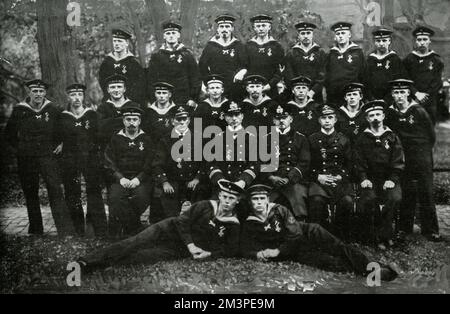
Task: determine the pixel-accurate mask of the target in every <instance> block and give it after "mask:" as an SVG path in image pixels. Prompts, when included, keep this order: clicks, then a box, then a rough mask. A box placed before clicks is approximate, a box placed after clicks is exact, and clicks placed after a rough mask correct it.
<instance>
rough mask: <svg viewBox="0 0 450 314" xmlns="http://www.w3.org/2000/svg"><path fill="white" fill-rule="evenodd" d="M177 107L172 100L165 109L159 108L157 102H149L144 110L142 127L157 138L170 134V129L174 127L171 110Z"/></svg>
mask: <svg viewBox="0 0 450 314" xmlns="http://www.w3.org/2000/svg"><path fill="white" fill-rule="evenodd" d="M175 107H176V105H175V103H174V102H171V103H170V104H169V105H168V107H167V108H164V109H161V108H158V105H157V104H156V103H152V104H149V105H148V107H147V108H145V110H144V118H143V121H142V122H143V124H142V129H143V130H144V131H145V132H146V133H148V134H150V136H151V137H152V138H155V139H159V138H161V137H167V136H170V130H171V129H172V124H171V123H170V117H171V110H173V109H174V108H175Z"/></svg>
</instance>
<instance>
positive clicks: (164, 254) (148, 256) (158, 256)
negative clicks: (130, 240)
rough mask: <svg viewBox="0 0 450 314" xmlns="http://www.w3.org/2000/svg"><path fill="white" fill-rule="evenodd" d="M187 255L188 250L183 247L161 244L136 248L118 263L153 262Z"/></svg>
mask: <svg viewBox="0 0 450 314" xmlns="http://www.w3.org/2000/svg"><path fill="white" fill-rule="evenodd" d="M189 256H190V254H189V251H188V250H187V249H186V248H184V247H173V245H164V244H163V245H158V246H156V247H152V248H149V249H142V250H138V251H136V252H135V253H132V254H130V255H129V256H126V257H125V258H124V259H122V260H120V261H119V264H121V265H130V264H155V263H157V262H160V261H170V260H176V259H182V258H187V257H189Z"/></svg>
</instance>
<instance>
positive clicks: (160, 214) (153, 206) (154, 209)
mask: <svg viewBox="0 0 450 314" xmlns="http://www.w3.org/2000/svg"><path fill="white" fill-rule="evenodd" d="M163 193H164V192H163V190H162V188H161V186H155V188H154V190H153V192H152V194H151V195H152V197H151V200H150V215H149V217H148V218H149V222H150V223H151V224H154V223H157V222H159V221H161V220H163V219H164V218H165V216H164V210H163V205H162V203H161V198H162V197H163Z"/></svg>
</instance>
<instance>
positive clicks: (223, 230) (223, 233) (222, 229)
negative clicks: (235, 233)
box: [217, 226, 225, 238]
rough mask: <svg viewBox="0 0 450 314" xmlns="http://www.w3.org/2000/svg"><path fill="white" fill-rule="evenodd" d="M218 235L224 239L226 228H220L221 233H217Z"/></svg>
mask: <svg viewBox="0 0 450 314" xmlns="http://www.w3.org/2000/svg"><path fill="white" fill-rule="evenodd" d="M217 235H218V236H219V237H220V238H222V237H223V236H224V235H225V227H224V226H220V227H219V232H217Z"/></svg>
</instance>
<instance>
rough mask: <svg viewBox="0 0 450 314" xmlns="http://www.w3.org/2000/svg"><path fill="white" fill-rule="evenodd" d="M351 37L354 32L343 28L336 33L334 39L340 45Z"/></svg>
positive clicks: (347, 41) (346, 42)
mask: <svg viewBox="0 0 450 314" xmlns="http://www.w3.org/2000/svg"><path fill="white" fill-rule="evenodd" d="M351 37H352V33H351V32H350V31H348V30H342V31H337V32H336V33H335V35H334V40H335V41H336V42H337V43H338V45H344V44H348V43H349V42H350V38H351Z"/></svg>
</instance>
